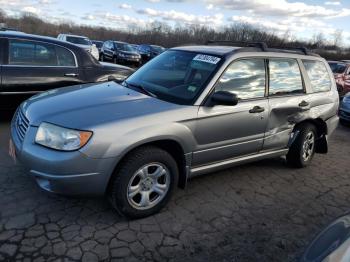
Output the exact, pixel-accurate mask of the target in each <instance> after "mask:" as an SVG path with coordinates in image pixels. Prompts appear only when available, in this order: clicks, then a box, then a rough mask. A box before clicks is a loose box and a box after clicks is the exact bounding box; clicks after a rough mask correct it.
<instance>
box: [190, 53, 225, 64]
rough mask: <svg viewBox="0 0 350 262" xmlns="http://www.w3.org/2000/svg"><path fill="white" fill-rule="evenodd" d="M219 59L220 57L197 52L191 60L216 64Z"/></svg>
mask: <svg viewBox="0 0 350 262" xmlns="http://www.w3.org/2000/svg"><path fill="white" fill-rule="evenodd" d="M220 60H221V58H220V57H216V56H211V55H203V54H198V55H196V56H195V57H194V58H193V61H200V62H205V63H210V64H213V65H216V64H217V63H218V62H219V61H220Z"/></svg>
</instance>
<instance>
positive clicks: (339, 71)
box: [329, 63, 346, 74]
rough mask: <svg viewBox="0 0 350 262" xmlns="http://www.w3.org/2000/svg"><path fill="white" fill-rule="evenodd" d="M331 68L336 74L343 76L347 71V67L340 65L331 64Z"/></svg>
mask: <svg viewBox="0 0 350 262" xmlns="http://www.w3.org/2000/svg"><path fill="white" fill-rule="evenodd" d="M329 66H330V67H331V70H332V72H333V73H334V74H342V73H344V72H345V69H346V65H345V64H340V63H329Z"/></svg>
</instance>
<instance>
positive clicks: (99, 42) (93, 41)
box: [91, 40, 103, 52]
mask: <svg viewBox="0 0 350 262" xmlns="http://www.w3.org/2000/svg"><path fill="white" fill-rule="evenodd" d="M91 42H92V43H93V44H94V45H95V46H96V47H97V49H98V51H99V52H101V48H102V46H103V41H98V40H91Z"/></svg>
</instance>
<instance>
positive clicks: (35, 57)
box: [0, 31, 134, 105]
mask: <svg viewBox="0 0 350 262" xmlns="http://www.w3.org/2000/svg"><path fill="white" fill-rule="evenodd" d="M0 50H1V51H2V52H0V66H1V71H0V74H1V75H0V76H1V79H2V81H1V83H0V97H3V100H8V99H9V97H10V96H11V98H10V100H11V99H15V100H16V99H17V97H18V96H21V97H22V96H23V95H24V96H26V98H28V95H33V94H35V93H38V92H42V91H46V90H49V89H54V88H59V87H63V86H69V85H76V84H83V83H94V82H102V81H107V80H108V79H115V80H116V81H120V82H121V81H123V80H124V79H125V78H126V77H127V76H129V75H130V74H131V73H132V72H133V71H134V70H132V69H131V68H128V67H124V66H116V65H112V64H110V65H102V64H100V63H99V62H98V61H96V60H95V59H93V58H92V57H91V56H90V55H89V54H87V53H86V52H85V51H84V50H82V49H81V48H79V47H77V46H76V45H73V44H70V43H68V42H62V41H59V40H57V39H55V38H50V37H44V36H38V35H29V34H25V33H18V32H8V31H3V32H0ZM4 97H6V99H5V98H4ZM14 97H15V98H14ZM17 105H18V104H17Z"/></svg>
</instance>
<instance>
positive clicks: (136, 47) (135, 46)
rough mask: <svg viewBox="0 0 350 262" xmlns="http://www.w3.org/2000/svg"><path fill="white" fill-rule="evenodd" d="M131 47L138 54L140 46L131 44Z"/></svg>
mask: <svg viewBox="0 0 350 262" xmlns="http://www.w3.org/2000/svg"><path fill="white" fill-rule="evenodd" d="M130 45H131V46H132V47H133V48H134V49H135V50H136V51H137V52H138V49H139V45H136V44H130Z"/></svg>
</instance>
